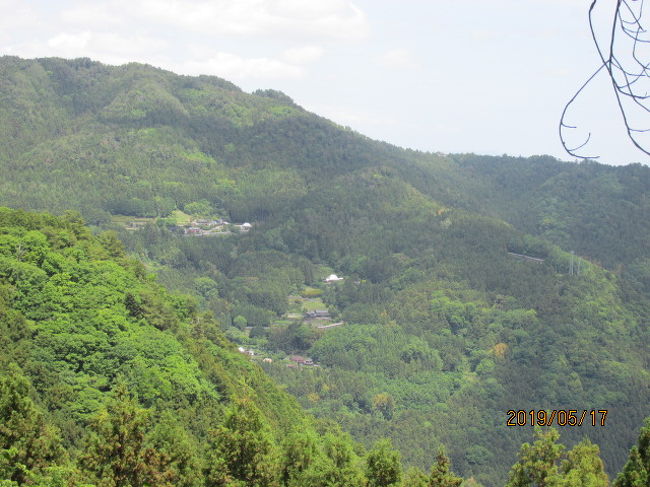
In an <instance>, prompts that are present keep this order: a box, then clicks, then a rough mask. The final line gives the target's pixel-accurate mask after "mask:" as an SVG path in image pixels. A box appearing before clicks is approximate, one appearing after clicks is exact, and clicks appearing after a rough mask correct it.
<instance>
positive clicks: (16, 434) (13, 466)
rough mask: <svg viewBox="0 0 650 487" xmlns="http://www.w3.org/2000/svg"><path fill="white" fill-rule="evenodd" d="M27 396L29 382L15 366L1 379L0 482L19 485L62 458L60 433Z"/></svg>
mask: <svg viewBox="0 0 650 487" xmlns="http://www.w3.org/2000/svg"><path fill="white" fill-rule="evenodd" d="M28 394H29V383H28V382H27V379H25V378H23V377H22V376H21V375H19V370H18V369H17V368H16V367H10V372H9V374H8V375H7V376H6V377H0V479H6V480H11V481H15V482H17V483H19V484H22V483H23V482H25V481H26V480H27V479H28V478H29V476H30V475H31V474H32V473H34V472H38V471H40V470H43V469H44V468H46V467H48V466H50V465H52V464H53V463H55V462H56V461H57V460H59V459H61V457H62V455H63V450H62V447H61V443H60V439H59V437H58V431H57V430H55V429H54V428H53V427H51V426H50V425H48V424H47V422H46V421H45V418H44V416H43V414H42V413H41V412H40V411H39V410H38V409H37V407H36V406H35V404H34V402H33V401H32V400H31V398H30V397H29V395H28Z"/></svg>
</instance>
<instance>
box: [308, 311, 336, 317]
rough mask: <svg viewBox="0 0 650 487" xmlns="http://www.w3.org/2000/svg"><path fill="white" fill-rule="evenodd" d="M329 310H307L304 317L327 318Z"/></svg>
mask: <svg viewBox="0 0 650 487" xmlns="http://www.w3.org/2000/svg"><path fill="white" fill-rule="evenodd" d="M329 317H330V312H329V311H327V310H326V309H317V310H314V311H307V312H306V313H305V318H329Z"/></svg>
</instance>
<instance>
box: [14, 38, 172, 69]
mask: <svg viewBox="0 0 650 487" xmlns="http://www.w3.org/2000/svg"><path fill="white" fill-rule="evenodd" d="M166 45H167V43H166V42H165V41H163V40H161V39H157V38H153V37H146V36H137V35H136V36H121V35H117V34H108V33H97V32H90V31H84V32H80V33H68V32H62V33H59V34H57V35H55V36H52V37H50V38H49V39H47V40H44V41H28V42H23V43H18V44H14V45H10V46H6V47H5V48H4V50H5V51H6V52H9V53H11V54H15V55H19V56H24V57H28V58H31V57H46V56H57V57H64V58H75V57H89V58H92V59H95V60H98V61H102V62H105V63H108V64H123V63H127V62H131V61H138V60H140V61H144V60H146V59H151V58H152V57H154V58H155V54H154V56H152V55H151V54H152V53H157V52H160V51H161V50H163V49H164V48H165V47H166ZM149 62H151V61H149Z"/></svg>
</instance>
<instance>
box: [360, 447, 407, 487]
mask: <svg viewBox="0 0 650 487" xmlns="http://www.w3.org/2000/svg"><path fill="white" fill-rule="evenodd" d="M366 478H367V479H368V487H388V486H391V485H398V484H399V483H400V480H401V478H402V465H401V461H400V456H399V453H397V452H396V451H395V450H393V445H392V444H391V443H390V441H389V440H383V441H380V442H377V444H375V446H374V447H373V449H372V450H370V452H368V456H367V457H366Z"/></svg>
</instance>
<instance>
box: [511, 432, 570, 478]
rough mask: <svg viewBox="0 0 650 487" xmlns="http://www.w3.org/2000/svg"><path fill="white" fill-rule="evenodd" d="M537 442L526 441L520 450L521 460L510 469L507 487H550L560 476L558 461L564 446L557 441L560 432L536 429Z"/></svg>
mask: <svg viewBox="0 0 650 487" xmlns="http://www.w3.org/2000/svg"><path fill="white" fill-rule="evenodd" d="M535 437H536V440H535V442H534V443H533V444H532V445H531V444H529V443H524V444H523V445H522V446H521V449H520V450H519V461H518V462H517V463H515V465H514V466H513V467H512V469H511V470H510V478H509V480H508V483H507V484H506V487H550V486H551V485H553V482H555V481H557V478H558V472H559V470H558V465H557V462H558V460H559V459H560V457H561V455H562V451H563V450H564V446H562V445H560V444H558V443H557V440H558V439H559V438H560V434H559V433H558V432H557V431H556V430H554V429H550V430H547V431H542V430H541V429H540V428H536V429H535Z"/></svg>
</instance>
